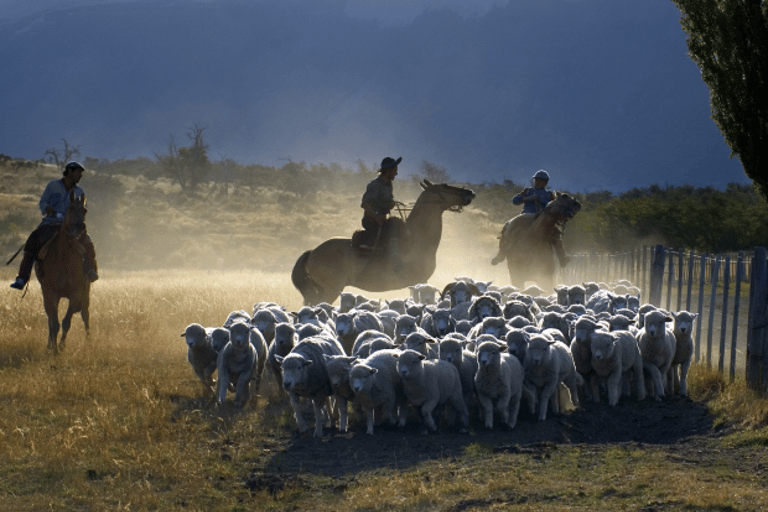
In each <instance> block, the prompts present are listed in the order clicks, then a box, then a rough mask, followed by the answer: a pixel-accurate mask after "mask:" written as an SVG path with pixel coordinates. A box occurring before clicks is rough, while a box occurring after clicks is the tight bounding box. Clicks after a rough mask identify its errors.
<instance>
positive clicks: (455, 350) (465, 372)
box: [437, 337, 477, 409]
mask: <svg viewBox="0 0 768 512" xmlns="http://www.w3.org/2000/svg"><path fill="white" fill-rule="evenodd" d="M437 351H438V354H439V356H440V360H442V361H447V362H449V363H451V364H452V365H453V366H455V367H456V369H457V370H459V377H460V378H461V390H462V395H463V397H464V404H465V405H466V406H467V409H474V405H475V402H476V398H475V374H476V373H477V359H476V358H475V354H474V353H473V352H471V351H470V350H467V349H466V348H465V345H464V342H463V341H462V340H461V338H459V337H446V338H443V339H442V340H440V342H439V343H438V349H437Z"/></svg>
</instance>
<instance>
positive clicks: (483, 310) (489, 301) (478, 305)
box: [469, 294, 503, 320]
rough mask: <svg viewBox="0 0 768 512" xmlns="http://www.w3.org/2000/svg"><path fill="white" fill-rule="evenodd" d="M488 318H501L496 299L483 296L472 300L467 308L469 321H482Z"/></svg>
mask: <svg viewBox="0 0 768 512" xmlns="http://www.w3.org/2000/svg"><path fill="white" fill-rule="evenodd" d="M489 316H495V317H501V316H503V311H502V309H501V305H499V301H498V299H496V298H495V297H493V296H492V295H489V294H483V295H480V296H479V297H475V298H474V299H472V305H471V306H470V307H469V319H470V320H472V319H473V318H477V319H478V320H483V319H484V318H488V317H489Z"/></svg>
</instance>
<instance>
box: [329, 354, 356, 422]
mask: <svg viewBox="0 0 768 512" xmlns="http://www.w3.org/2000/svg"><path fill="white" fill-rule="evenodd" d="M356 360H357V357H355V356H346V355H336V356H329V355H326V356H325V369H326V371H327V372H328V378H329V379H330V381H331V389H332V390H333V397H334V399H335V401H336V406H337V408H338V410H339V432H346V431H347V405H348V404H349V402H353V404H354V398H355V394H354V392H353V391H352V387H351V386H350V382H349V372H350V370H351V368H352V363H354V362H355V361H356ZM354 407H355V409H359V406H354Z"/></svg>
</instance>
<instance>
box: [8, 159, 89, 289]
mask: <svg viewBox="0 0 768 512" xmlns="http://www.w3.org/2000/svg"><path fill="white" fill-rule="evenodd" d="M84 170H85V167H83V165H82V164H81V163H79V162H74V161H73V162H69V163H67V165H66V166H65V167H64V176H63V177H62V178H61V179H58V180H52V181H50V182H49V183H48V185H47V186H46V187H45V190H44V191H43V195H42V196H41V197H40V202H39V203H38V206H39V207H40V211H41V212H42V214H43V220H42V222H40V224H39V225H38V226H37V228H35V230H34V231H33V232H32V233H31V234H30V235H29V238H27V242H26V243H25V244H24V254H23V257H22V259H21V264H20V265H19V275H18V276H17V277H16V280H15V281H14V282H13V283H11V288H15V289H17V290H21V289H23V288H24V285H26V284H27V281H29V277H30V276H31V275H32V266H33V265H34V263H35V258H36V257H37V254H38V253H39V252H40V250H41V249H42V248H43V246H44V245H45V243H46V242H47V241H48V240H50V239H51V238H53V236H54V235H55V234H56V233H58V231H59V229H60V228H61V225H62V224H63V223H64V215H65V214H66V213H67V208H69V194H70V192H72V191H74V194H75V198H76V199H79V198H81V197H84V196H85V191H84V190H83V188H82V187H81V186H79V185H78V182H79V181H80V178H81V177H82V176H83V171H84ZM79 240H80V243H82V244H83V246H84V247H85V264H84V265H85V266H84V270H85V275H86V277H87V278H88V280H89V281H91V282H93V281H96V280H97V279H98V278H99V274H98V272H97V267H96V250H95V249H94V247H93V242H92V241H91V237H90V236H88V233H87V232H83V234H82V235H81V236H80V238H79Z"/></svg>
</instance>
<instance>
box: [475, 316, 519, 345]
mask: <svg viewBox="0 0 768 512" xmlns="http://www.w3.org/2000/svg"><path fill="white" fill-rule="evenodd" d="M507 331H509V327H508V326H507V322H506V320H505V319H504V317H502V316H488V317H485V318H483V319H482V320H481V321H480V323H478V324H475V326H474V327H472V330H470V331H469V334H467V339H469V340H474V339H475V338H477V337H478V336H481V335H483V334H490V335H491V336H493V337H495V338H498V339H504V336H506V335H507Z"/></svg>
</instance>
